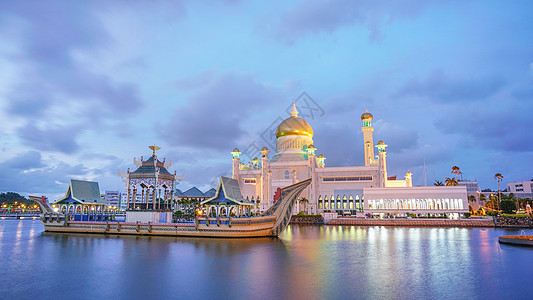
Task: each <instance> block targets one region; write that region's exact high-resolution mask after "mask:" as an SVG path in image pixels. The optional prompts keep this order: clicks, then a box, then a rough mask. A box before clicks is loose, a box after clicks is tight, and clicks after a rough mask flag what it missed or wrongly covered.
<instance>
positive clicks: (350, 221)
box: [326, 218, 494, 227]
mask: <svg viewBox="0 0 533 300" xmlns="http://www.w3.org/2000/svg"><path fill="white" fill-rule="evenodd" d="M326 225H357V226H407V227H494V221H493V220H490V219H462V220H450V219H356V218H338V219H333V220H330V221H328V222H326Z"/></svg>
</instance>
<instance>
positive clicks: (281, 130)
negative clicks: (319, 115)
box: [276, 116, 313, 138]
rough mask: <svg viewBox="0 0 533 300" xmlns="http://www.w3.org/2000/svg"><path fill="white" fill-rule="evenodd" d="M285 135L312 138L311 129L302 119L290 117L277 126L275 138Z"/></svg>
mask: <svg viewBox="0 0 533 300" xmlns="http://www.w3.org/2000/svg"><path fill="white" fill-rule="evenodd" d="M286 135H305V136H308V137H311V138H312V137H313V128H311V125H309V123H307V121H305V120H304V119H301V118H298V117H292V116H291V117H290V118H287V119H285V120H284V121H283V122H281V124H279V126H278V129H277V130H276V138H279V137H281V136H286Z"/></svg>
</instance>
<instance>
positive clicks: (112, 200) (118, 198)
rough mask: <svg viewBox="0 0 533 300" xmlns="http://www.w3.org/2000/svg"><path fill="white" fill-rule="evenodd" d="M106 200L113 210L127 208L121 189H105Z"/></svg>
mask: <svg viewBox="0 0 533 300" xmlns="http://www.w3.org/2000/svg"><path fill="white" fill-rule="evenodd" d="M104 200H105V202H107V205H108V206H109V207H110V209H112V210H125V209H126V203H123V202H122V193H120V192H119V191H105V194H104Z"/></svg>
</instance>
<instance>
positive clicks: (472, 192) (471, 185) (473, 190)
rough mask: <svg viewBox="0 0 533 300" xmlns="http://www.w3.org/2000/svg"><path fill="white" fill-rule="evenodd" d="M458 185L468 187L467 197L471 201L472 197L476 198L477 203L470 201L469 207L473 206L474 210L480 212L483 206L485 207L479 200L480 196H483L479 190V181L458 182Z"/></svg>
mask: <svg viewBox="0 0 533 300" xmlns="http://www.w3.org/2000/svg"><path fill="white" fill-rule="evenodd" d="M457 183H458V184H459V185H460V186H465V187H466V196H467V197H468V199H470V197H471V196H474V197H475V199H476V201H474V202H472V201H470V200H469V201H468V203H469V205H470V206H472V209H473V210H478V209H479V208H480V207H481V206H484V203H481V202H480V200H479V198H480V197H479V196H480V194H481V191H480V190H479V184H478V183H477V181H471V180H463V179H461V180H458V181H457Z"/></svg>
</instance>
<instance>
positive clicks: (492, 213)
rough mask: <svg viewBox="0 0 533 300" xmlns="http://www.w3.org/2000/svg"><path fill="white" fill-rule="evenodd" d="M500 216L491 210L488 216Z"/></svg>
mask: <svg viewBox="0 0 533 300" xmlns="http://www.w3.org/2000/svg"><path fill="white" fill-rule="evenodd" d="M497 215H498V212H497V211H495V210H490V211H488V212H487V216H491V217H495V216H497Z"/></svg>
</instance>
